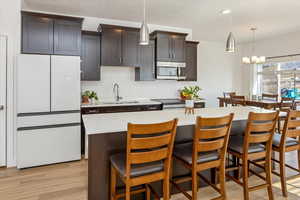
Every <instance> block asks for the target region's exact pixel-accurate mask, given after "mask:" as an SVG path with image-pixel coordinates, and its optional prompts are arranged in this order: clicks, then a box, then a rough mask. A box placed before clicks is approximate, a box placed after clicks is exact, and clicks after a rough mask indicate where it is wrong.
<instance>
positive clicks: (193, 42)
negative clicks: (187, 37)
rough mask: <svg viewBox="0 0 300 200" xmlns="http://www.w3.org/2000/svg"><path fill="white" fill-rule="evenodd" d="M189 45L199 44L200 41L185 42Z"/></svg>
mask: <svg viewBox="0 0 300 200" xmlns="http://www.w3.org/2000/svg"><path fill="white" fill-rule="evenodd" d="M185 42H186V43H187V44H197V45H198V44H199V43H200V42H198V41H185Z"/></svg>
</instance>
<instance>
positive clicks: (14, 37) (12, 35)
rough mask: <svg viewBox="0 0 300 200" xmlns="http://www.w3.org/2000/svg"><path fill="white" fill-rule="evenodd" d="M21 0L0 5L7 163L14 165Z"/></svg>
mask: <svg viewBox="0 0 300 200" xmlns="http://www.w3.org/2000/svg"><path fill="white" fill-rule="evenodd" d="M20 10H21V0H10V1H5V3H2V4H1V6H0V34H4V35H7V36H8V57H7V58H8V60H7V147H8V149H7V151H8V152H7V162H8V163H7V165H8V166H14V165H15V160H16V158H15V150H16V149H15V146H16V145H15V142H16V140H15V115H16V114H15V100H14V93H15V91H14V85H15V84H14V80H15V79H14V70H15V64H16V55H17V53H18V52H20V23H21V18H20Z"/></svg>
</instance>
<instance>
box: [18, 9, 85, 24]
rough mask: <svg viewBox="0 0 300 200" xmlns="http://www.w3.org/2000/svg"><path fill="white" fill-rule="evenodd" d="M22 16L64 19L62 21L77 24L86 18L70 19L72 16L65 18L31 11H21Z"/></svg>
mask: <svg viewBox="0 0 300 200" xmlns="http://www.w3.org/2000/svg"><path fill="white" fill-rule="evenodd" d="M21 14H22V15H27V16H35V17H45V18H51V19H62V20H68V21H77V22H82V21H83V20H84V18H81V17H70V16H63V15H54V14H45V13H39V12H30V11H21Z"/></svg>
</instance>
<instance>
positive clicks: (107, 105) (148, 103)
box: [81, 100, 161, 108]
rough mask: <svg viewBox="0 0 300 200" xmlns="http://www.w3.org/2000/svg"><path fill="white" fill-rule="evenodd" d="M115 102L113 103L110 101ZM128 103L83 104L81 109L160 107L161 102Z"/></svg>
mask: <svg viewBox="0 0 300 200" xmlns="http://www.w3.org/2000/svg"><path fill="white" fill-rule="evenodd" d="M110 102H113V101H110ZM121 102H122V101H121ZM127 102H128V103H126V101H125V102H124V103H119V104H116V103H109V101H107V102H99V103H95V104H81V108H95V107H113V106H144V105H160V104H161V103H160V102H157V101H151V100H137V102H133V103H132V102H129V101H127Z"/></svg>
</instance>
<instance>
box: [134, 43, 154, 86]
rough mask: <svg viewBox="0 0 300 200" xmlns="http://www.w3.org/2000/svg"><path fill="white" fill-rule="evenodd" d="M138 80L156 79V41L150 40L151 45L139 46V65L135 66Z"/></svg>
mask: <svg viewBox="0 0 300 200" xmlns="http://www.w3.org/2000/svg"><path fill="white" fill-rule="evenodd" d="M135 80H136V81H154V80H155V42H154V40H150V42H149V45H145V46H143V45H140V46H139V67H136V68H135Z"/></svg>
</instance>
